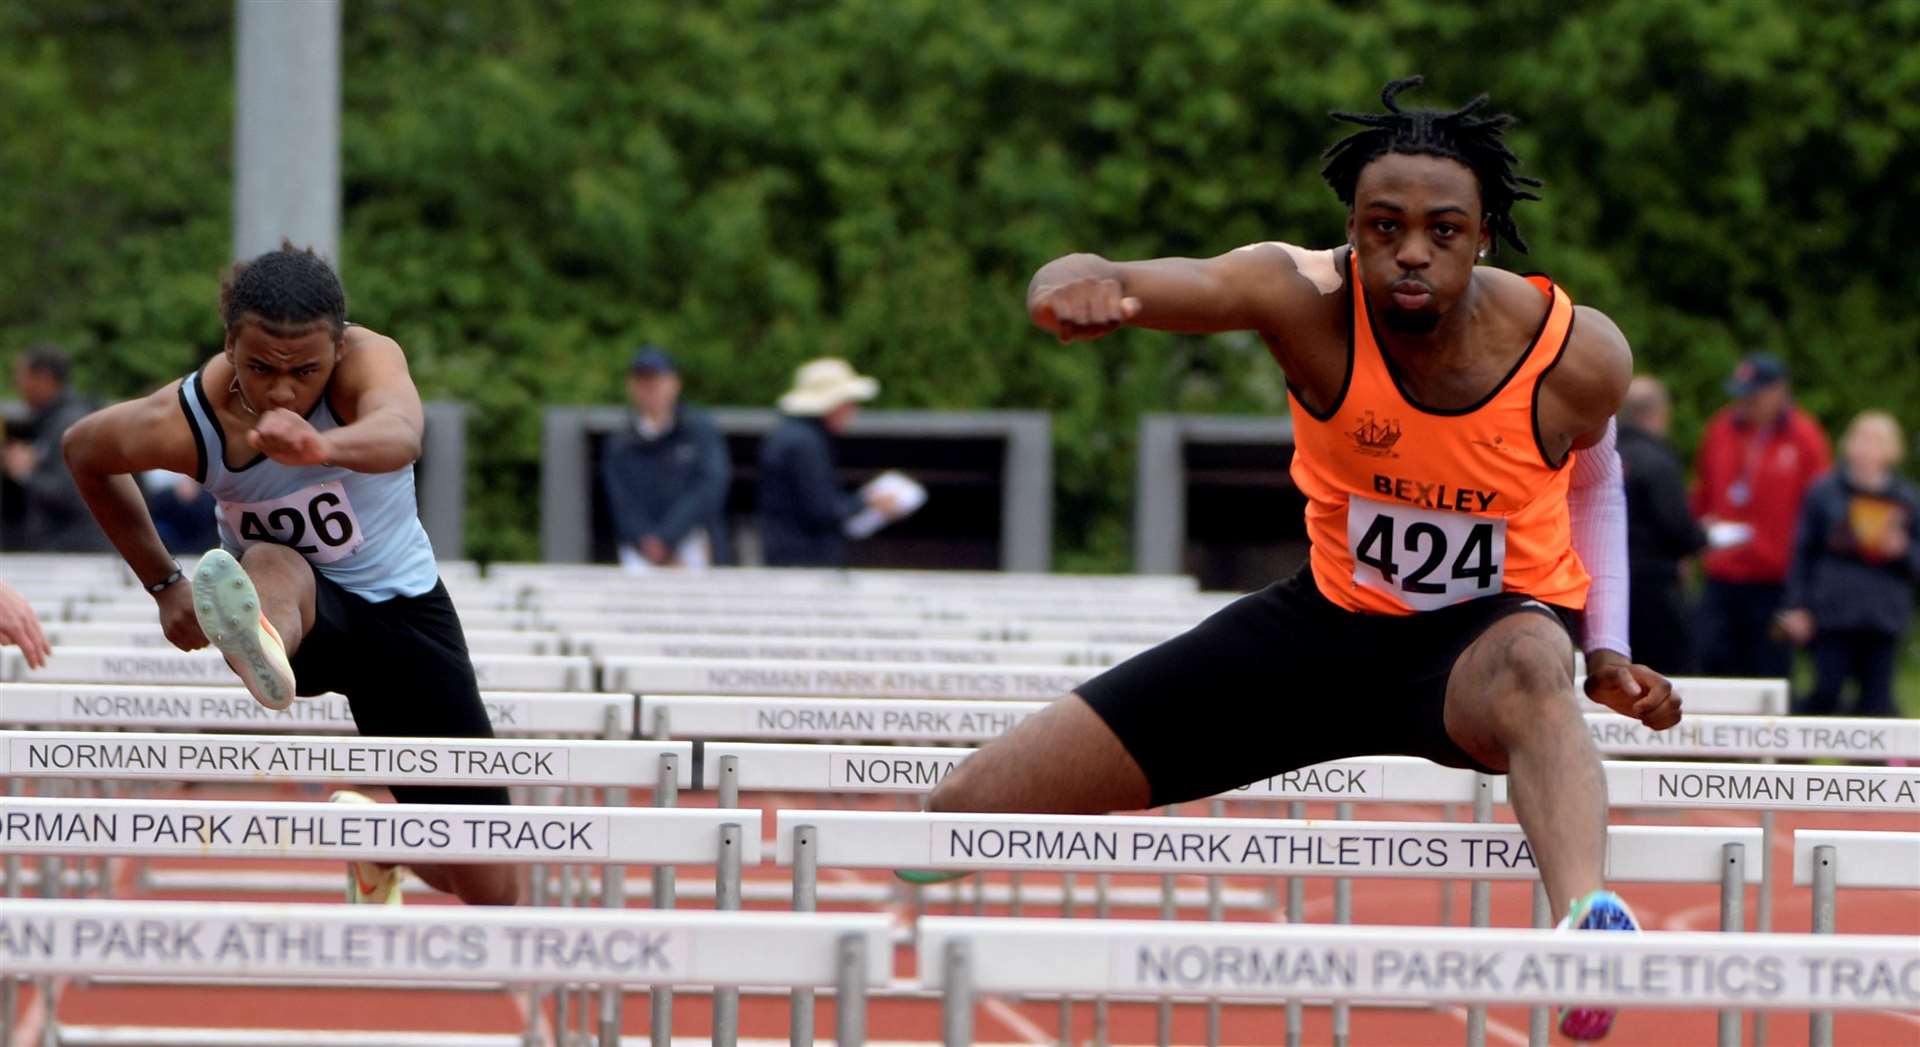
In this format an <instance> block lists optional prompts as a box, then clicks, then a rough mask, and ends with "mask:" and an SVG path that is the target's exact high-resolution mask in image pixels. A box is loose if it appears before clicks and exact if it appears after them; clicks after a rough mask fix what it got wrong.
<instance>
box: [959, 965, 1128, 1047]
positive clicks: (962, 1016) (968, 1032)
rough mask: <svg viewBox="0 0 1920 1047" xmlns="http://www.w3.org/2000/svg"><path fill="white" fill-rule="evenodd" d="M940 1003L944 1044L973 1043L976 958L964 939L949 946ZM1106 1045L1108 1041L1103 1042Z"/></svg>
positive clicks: (961, 1045) (960, 1046) (964, 1044)
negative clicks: (974, 958)
mask: <svg viewBox="0 0 1920 1047" xmlns="http://www.w3.org/2000/svg"><path fill="white" fill-rule="evenodd" d="M940 959H941V963H942V964H943V965H944V966H945V968H946V976H945V977H944V978H943V979H942V982H943V986H944V991H943V993H942V994H941V1001H940V1040H941V1042H942V1043H944V1044H945V1045H946V1047H967V1045H970V1044H972V1043H973V956H972V955H971V950H969V949H968V948H967V943H966V941H965V940H964V939H960V938H955V939H953V940H952V941H949V942H947V947H946V949H945V955H943V956H942V957H941V958H940ZM1103 1042H1104V1041H1103Z"/></svg>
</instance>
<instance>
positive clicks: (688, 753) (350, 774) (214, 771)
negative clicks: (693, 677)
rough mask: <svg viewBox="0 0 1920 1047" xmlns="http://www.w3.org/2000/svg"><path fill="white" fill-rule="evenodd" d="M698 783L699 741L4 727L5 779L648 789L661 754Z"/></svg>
mask: <svg viewBox="0 0 1920 1047" xmlns="http://www.w3.org/2000/svg"><path fill="white" fill-rule="evenodd" d="M664 755H675V756H678V757H679V760H678V761H677V765H676V766H677V769H676V772H675V773H676V774H677V775H678V777H679V779H680V785H681V787H683V788H692V787H693V781H694V777H693V776H694V767H693V743H691V742H635V741H599V740H580V739H567V740H551V741H537V742H536V741H518V740H505V739H496V738H328V737H318V738H316V737H278V736H274V735H209V734H134V733H118V732H103V731H0V777H4V776H8V775H12V776H17V777H26V778H79V779H89V780H101V779H108V780H115V781H119V780H132V779H143V778H144V779H162V780H168V781H197V782H202V781H249V782H262V781H294V782H351V783H358V784H368V785H385V784H391V783H396V782H399V783H408V784H429V783H431V784H440V785H545V786H608V785H614V786H626V787H630V788H650V787H652V785H653V783H654V782H656V781H657V780H658V779H659V776H660V775H659V766H660V757H661V756H664Z"/></svg>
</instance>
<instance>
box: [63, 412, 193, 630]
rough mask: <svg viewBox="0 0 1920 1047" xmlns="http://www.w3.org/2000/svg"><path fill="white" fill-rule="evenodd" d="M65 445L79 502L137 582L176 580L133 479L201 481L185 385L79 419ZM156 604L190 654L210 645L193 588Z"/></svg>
mask: <svg viewBox="0 0 1920 1047" xmlns="http://www.w3.org/2000/svg"><path fill="white" fill-rule="evenodd" d="M60 446H61V451H62V452H63V453H64V455H65V457H66V459H67V468H68V469H70V470H72V472H73V483H74V486H75V487H76V488H78V489H79V491H80V497H81V498H82V499H84V500H85V501H86V503H87V508H88V509H89V510H91V511H92V512H93V518H94V520H96V521H98V522H99V524H100V529H101V530H102V531H105V532H106V534H107V540H108V541H111V542H112V543H113V547H114V548H115V549H117V550H119V551H120V556H121V558H122V559H124V560H126V561H127V566H128V567H131V568H133V574H134V577H136V578H138V579H139V580H140V584H141V585H143V586H146V587H149V588H151V587H153V586H155V585H158V584H160V583H163V582H166V581H167V580H168V579H170V578H173V576H174V571H175V566H174V562H173V556H172V555H171V554H170V553H168V552H167V546H166V543H164V542H162V541H161V540H160V533H159V532H158V531H156V530H154V528H153V517H152V516H150V515H148V513H147V503H146V499H144V498H142V497H141V496H140V485H139V484H138V483H137V482H135V480H134V478H133V474H135V473H141V472H145V471H146V470H148V469H166V470H169V471H171V472H176V473H185V474H187V475H189V476H193V477H196V478H200V477H201V476H202V474H201V473H200V467H201V465H202V464H204V463H202V462H201V460H200V451H199V449H198V447H197V445H196V444H195V443H194V442H193V431H192V430H191V429H189V428H187V418H186V415H185V414H184V413H183V411H182V408H181V405H180V383H179V382H177V381H176V382H171V383H169V384H168V385H167V386H166V388H164V389H161V390H160V391H159V392H157V393H154V394H152V395H151V396H144V397H141V398H140V399H138V400H128V401H127V402H125V403H119V404H114V405H113V406H112V407H107V408H103V409H101V410H98V411H95V412H94V413H92V414H90V415H88V416H86V417H85V418H82V419H80V420H79V421H78V422H75V423H74V424H73V427H72V428H71V429H68V430H67V435H66V436H65V438H64V439H62V441H61V445H60ZM154 599H155V601H156V602H158V603H159V605H160V627H161V629H162V630H163V631H164V632H165V633H166V634H167V639H168V640H170V641H172V642H173V644H174V646H176V647H178V648H180V649H181V650H184V651H191V650H196V649H198V648H201V647H205V646H206V645H207V640H206V636H205V635H204V634H202V633H201V631H200V626H199V624H198V623H197V622H196V621H195V620H194V616H193V599H192V595H191V593H190V591H189V587H188V586H187V585H185V584H184V583H183V582H182V581H180V580H177V579H176V580H175V581H174V582H173V584H171V585H167V586H165V587H164V588H162V589H161V590H160V591H159V592H157V593H155V594H154Z"/></svg>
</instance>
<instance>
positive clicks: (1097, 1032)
mask: <svg viewBox="0 0 1920 1047" xmlns="http://www.w3.org/2000/svg"><path fill="white" fill-rule="evenodd" d="M1112 886H1113V877H1112V876H1110V875H1109V874H1107V873H1100V874H1099V875H1097V876H1095V877H1094V878H1093V915H1094V918H1095V919H1098V920H1104V919H1106V918H1107V916H1108V914H1109V913H1111V912H1112V911H1113V904H1112V898H1111V897H1109V896H1108V893H1107V892H1108V891H1109V890H1110V889H1111V888H1112ZM1107 1017H1108V1015H1107V998H1106V997H1105V996H1095V997H1094V998H1093V1042H1094V1047H1107ZM967 1018H968V1021H969V1022H971V1021H972V1018H973V1016H972V1014H971V1013H969V1014H968V1016H967ZM968 1035H969V1036H971V1035H972V1030H971V1029H969V1030H968Z"/></svg>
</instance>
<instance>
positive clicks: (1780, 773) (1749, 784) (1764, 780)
mask: <svg viewBox="0 0 1920 1047" xmlns="http://www.w3.org/2000/svg"><path fill="white" fill-rule="evenodd" d="M1603 766H1604V768H1605V770H1606V775H1607V804H1608V806H1611V807H1678V808H1682V809H1686V810H1729V809H1739V808H1750V809H1753V810H1766V811H1827V812H1848V813H1877V812H1886V813H1893V814H1920V768H1916V767H1800V766H1789V765H1781V764H1740V763H1656V762H1651V761H1649V762H1638V761H1629V760H1609V761H1606V763H1605V764H1603ZM1509 785H1510V780H1509V779H1507V778H1496V779H1494V785H1493V798H1494V802H1496V803H1506V802H1508V799H1507V791H1508V788H1509Z"/></svg>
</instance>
